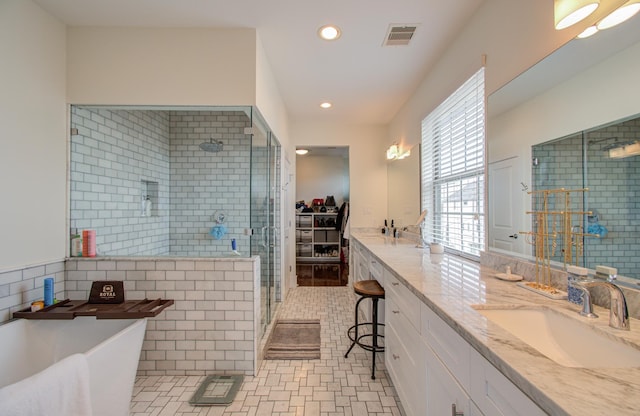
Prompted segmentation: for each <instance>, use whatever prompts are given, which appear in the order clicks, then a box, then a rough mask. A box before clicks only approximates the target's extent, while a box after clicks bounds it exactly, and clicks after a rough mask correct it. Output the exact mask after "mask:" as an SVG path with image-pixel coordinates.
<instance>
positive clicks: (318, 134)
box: [290, 121, 387, 227]
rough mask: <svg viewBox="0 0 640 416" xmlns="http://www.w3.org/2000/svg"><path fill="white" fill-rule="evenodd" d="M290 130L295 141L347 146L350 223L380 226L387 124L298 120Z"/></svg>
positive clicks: (383, 210) (384, 211) (383, 211)
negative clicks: (350, 123)
mask: <svg viewBox="0 0 640 416" xmlns="http://www.w3.org/2000/svg"><path fill="white" fill-rule="evenodd" d="M290 134H291V139H292V141H293V143H294V145H305V146H348V147H349V180H350V192H349V194H350V208H351V215H350V217H349V222H350V225H351V227H378V226H380V225H382V224H383V223H384V219H385V218H386V215H387V163H386V156H385V153H384V143H385V141H386V137H387V128H386V126H381V125H380V126H377V125H349V124H340V123H322V122H305V121H297V122H293V123H292V124H291V129H290ZM325 196H326V195H325ZM322 198H324V196H322Z"/></svg>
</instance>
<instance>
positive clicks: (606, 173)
mask: <svg viewBox="0 0 640 416" xmlns="http://www.w3.org/2000/svg"><path fill="white" fill-rule="evenodd" d="M639 134H640V119H635V120H630V121H627V122H624V123H619V124H615V125H612V126H608V127H604V128H600V129H597V130H595V131H591V132H587V133H585V137H584V141H585V143H586V146H587V153H586V157H587V161H588V162H587V170H586V175H587V178H586V186H587V187H588V188H589V191H588V193H587V200H588V206H587V207H586V209H588V210H590V211H593V212H594V213H596V214H597V215H598V223H599V224H601V225H603V226H605V227H606V228H607V230H608V235H607V236H606V237H605V238H597V237H586V243H585V248H584V257H585V258H586V259H587V265H588V267H590V268H595V266H596V265H599V264H602V265H607V266H613V267H616V268H617V269H618V274H620V275H623V276H629V277H635V278H640V274H639V273H640V272H639V270H640V258H638V253H639V252H640V240H639V239H638V238H637V236H638V233H639V232H640V205H638V203H637V201H638V197H639V196H640V163H639V161H640V156H632V157H629V158H625V159H610V158H609V157H608V156H607V153H606V152H605V150H603V149H604V148H605V146H607V145H610V144H612V143H614V142H615V141H616V140H618V141H621V142H624V141H633V140H637V139H638V137H639ZM582 143H583V137H582V134H577V135H574V136H571V137H569V138H567V139H563V140H561V141H556V142H550V143H546V144H544V145H538V146H535V150H534V154H533V156H534V157H537V158H538V166H534V167H533V172H534V178H535V182H536V183H535V188H536V189H553V188H561V187H562V188H567V189H577V188H581V187H583V186H585V185H584V183H583V181H582V174H583V171H584V170H583V158H584V155H583V145H582ZM588 225H589V223H588V222H587V223H586V224H585V226H586V227H588ZM554 260H557V261H562V258H561V257H560V253H559V250H558V255H557V256H556V258H554Z"/></svg>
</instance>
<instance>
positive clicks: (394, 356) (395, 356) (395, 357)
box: [391, 354, 400, 360]
mask: <svg viewBox="0 0 640 416" xmlns="http://www.w3.org/2000/svg"><path fill="white" fill-rule="evenodd" d="M391 355H392V356H393V359H394V360H397V359H398V358H400V356H399V355H395V354H391Z"/></svg>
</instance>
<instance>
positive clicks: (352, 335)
mask: <svg viewBox="0 0 640 416" xmlns="http://www.w3.org/2000/svg"><path fill="white" fill-rule="evenodd" d="M366 325H369V326H371V325H373V322H364V323H360V324H357V325H352V326H351V327H350V328H349V330H348V331H347V336H348V337H349V339H350V340H351V341H352V342H354V343H355V344H356V345H358V346H360V348H362V349H364V350H365V351H372V352H384V345H373V343H370V344H365V343H363V342H362V341H361V340H362V339H363V338H364V339H372V340H373V336H374V334H373V333H367V334H358V338H356V337H355V333H356V327H358V328H359V327H362V326H366ZM377 325H378V328H380V327H384V324H380V323H379V324H377ZM375 336H376V337H377V341H378V342H380V341H384V335H382V334H376V335H375Z"/></svg>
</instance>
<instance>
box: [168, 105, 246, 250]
mask: <svg viewBox="0 0 640 416" xmlns="http://www.w3.org/2000/svg"><path fill="white" fill-rule="evenodd" d="M170 127H171V128H170V132H171V133H170V134H171V139H170V143H171V145H170V156H171V157H170V160H171V182H170V187H171V201H170V213H171V214H170V229H169V238H170V243H171V244H170V246H171V250H170V251H171V254H172V255H177V256H197V257H209V256H212V255H218V256H220V255H228V254H230V252H231V239H232V238H235V239H236V241H237V244H238V251H240V252H241V253H242V252H244V253H248V249H249V237H248V236H245V235H244V234H243V230H244V228H249V226H250V222H249V220H250V219H249V213H250V209H249V208H250V207H249V204H250V203H251V200H250V198H249V195H250V189H251V188H250V180H251V164H250V162H251V160H250V159H251V136H249V135H246V134H244V129H245V127H251V120H250V119H249V117H248V116H247V115H246V114H245V113H244V112H242V111H224V112H206V111H175V112H171V115H170ZM210 140H214V141H222V143H223V149H222V150H221V151H220V152H217V153H212V152H205V151H204V150H202V149H200V148H199V145H200V144H201V143H203V142H208V141H210ZM216 214H224V217H225V222H224V224H223V225H224V226H225V227H226V234H225V235H224V236H223V237H222V238H221V239H220V240H216V239H215V238H213V237H212V236H211V235H210V234H209V231H210V229H211V227H213V226H215V225H216V223H215V222H214V216H216Z"/></svg>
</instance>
